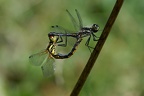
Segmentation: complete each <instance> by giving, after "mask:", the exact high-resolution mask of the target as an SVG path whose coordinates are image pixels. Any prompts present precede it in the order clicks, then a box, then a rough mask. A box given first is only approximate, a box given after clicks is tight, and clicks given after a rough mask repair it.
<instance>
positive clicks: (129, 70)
mask: <svg viewBox="0 0 144 96" xmlns="http://www.w3.org/2000/svg"><path fill="white" fill-rule="evenodd" d="M114 4H115V0H71V1H68V0H0V96H69V94H70V93H71V91H72V89H73V87H74V85H75V83H76V81H77V80H78V77H79V75H80V74H81V72H82V70H83V68H84V66H85V64H86V63H87V60H88V58H89V56H90V52H89V50H88V48H87V47H86V46H85V45H84V44H85V42H86V40H87V38H84V40H83V41H82V42H81V44H80V45H79V47H78V49H77V51H76V53H75V54H74V55H73V56H72V57H70V58H68V59H65V60H56V72H55V75H54V76H52V77H50V78H45V77H43V74H42V72H41V69H40V67H35V66H32V65H31V64H30V63H29V59H28V57H29V56H30V55H31V54H33V53H36V52H39V51H40V50H42V49H45V48H46V46H47V44H48V42H49V39H48V37H47V34H48V33H49V32H51V31H53V30H51V28H50V26H51V25H56V24H58V25H61V26H63V27H65V28H70V25H69V24H71V21H70V19H69V17H68V15H67V13H66V11H65V10H66V9H68V10H69V11H70V12H71V14H73V15H75V11H74V10H75V9H78V11H79V12H80V14H81V17H82V19H83V23H84V25H91V24H93V23H96V24H98V25H99V26H100V30H101V31H99V33H98V35H100V34H101V32H102V30H103V28H104V26H105V23H106V21H107V19H108V17H109V15H110V12H111V10H112V8H113V6H114ZM143 9H144V1H143V0H138V1H137V0H125V2H124V4H123V7H122V9H121V11H120V13H119V15H118V18H117V19H116V22H115V23H114V26H113V28H112V30H111V33H110V34H109V37H108V39H107V41H106V43H105V45H104V46H103V49H102V51H101V53H100V55H99V58H98V60H97V62H96V63H95V66H94V67H93V69H92V71H91V74H90V75H89V77H88V79H87V81H86V83H85V85H84V87H83V88H82V91H81V92H80V95H79V96H144V65H143V64H144V63H143V61H144V51H143V49H144V43H143V41H144V32H143V30H144V27H143V26H144V22H143V17H144V11H143ZM92 44H93V45H95V43H92Z"/></svg>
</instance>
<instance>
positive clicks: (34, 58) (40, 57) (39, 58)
mask: <svg viewBox="0 0 144 96" xmlns="http://www.w3.org/2000/svg"><path fill="white" fill-rule="evenodd" d="M46 57H47V51H46V50H43V51H41V52H39V53H36V54H33V55H31V56H29V61H30V63H31V64H33V65H35V66H40V65H41V64H42V63H43V62H44V60H45V59H46Z"/></svg>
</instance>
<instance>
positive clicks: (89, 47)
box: [85, 35, 94, 52]
mask: <svg viewBox="0 0 144 96" xmlns="http://www.w3.org/2000/svg"><path fill="white" fill-rule="evenodd" d="M90 39H91V35H90V37H89V38H88V40H87V41H86V43H85V45H86V46H87V47H88V49H89V50H90V52H91V49H94V48H93V47H91V46H89V42H90Z"/></svg>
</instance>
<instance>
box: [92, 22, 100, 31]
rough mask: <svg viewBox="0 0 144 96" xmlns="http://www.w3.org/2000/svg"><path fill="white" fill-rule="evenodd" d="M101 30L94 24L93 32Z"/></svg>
mask: <svg viewBox="0 0 144 96" xmlns="http://www.w3.org/2000/svg"><path fill="white" fill-rule="evenodd" d="M98 30H99V26H98V25H97V24H93V26H92V31H93V32H97V31H98Z"/></svg>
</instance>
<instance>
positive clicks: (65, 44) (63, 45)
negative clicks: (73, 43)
mask: <svg viewBox="0 0 144 96" xmlns="http://www.w3.org/2000/svg"><path fill="white" fill-rule="evenodd" d="M59 37H60V41H58V42H57V43H61V42H63V41H64V40H63V38H62V36H59ZM58 46H62V47H66V46H67V36H65V43H64V44H58Z"/></svg>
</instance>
